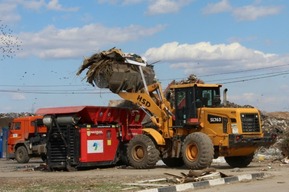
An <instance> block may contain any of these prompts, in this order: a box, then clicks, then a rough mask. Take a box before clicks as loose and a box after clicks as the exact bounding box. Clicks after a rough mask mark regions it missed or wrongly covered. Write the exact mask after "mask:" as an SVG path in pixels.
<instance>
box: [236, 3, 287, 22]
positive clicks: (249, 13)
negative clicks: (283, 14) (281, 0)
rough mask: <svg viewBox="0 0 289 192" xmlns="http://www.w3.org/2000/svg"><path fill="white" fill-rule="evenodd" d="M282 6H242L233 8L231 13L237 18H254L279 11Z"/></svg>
mask: <svg viewBox="0 0 289 192" xmlns="http://www.w3.org/2000/svg"><path fill="white" fill-rule="evenodd" d="M281 10H282V8H281V7H280V6H268V7H263V6H252V5H249V6H244V7H240V8H236V9H234V10H233V15H234V16H235V17H236V18H237V19H238V20H256V19H259V18H261V17H265V16H269V15H276V14H278V13H280V11H281Z"/></svg>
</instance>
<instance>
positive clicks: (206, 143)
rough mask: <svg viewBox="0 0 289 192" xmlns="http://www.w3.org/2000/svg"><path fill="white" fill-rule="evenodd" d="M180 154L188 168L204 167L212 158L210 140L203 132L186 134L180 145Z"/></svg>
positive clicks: (212, 152)
mask: <svg viewBox="0 0 289 192" xmlns="http://www.w3.org/2000/svg"><path fill="white" fill-rule="evenodd" d="M182 156H183V161H184V164H185V165H186V167H188V168H189V169H204V168H207V167H209V166H210V165H211V163H212V161H213V158H214V146H213V143H212V140H211V139H210V138H209V136H207V135H206V134H204V133H201V132H196V133H191V134H189V135H188V136H186V138H185V140H184V142H183V146H182Z"/></svg>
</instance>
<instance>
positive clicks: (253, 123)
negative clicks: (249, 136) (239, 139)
mask: <svg viewBox="0 0 289 192" xmlns="http://www.w3.org/2000/svg"><path fill="white" fill-rule="evenodd" d="M241 122H242V130H243V133H245V132H260V124H259V115H258V114H257V113H250V114H247V113H242V114H241Z"/></svg>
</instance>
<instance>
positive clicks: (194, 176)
mask: <svg viewBox="0 0 289 192" xmlns="http://www.w3.org/2000/svg"><path fill="white" fill-rule="evenodd" d="M164 174H165V175H169V176H172V177H173V179H171V181H173V182H175V183H188V182H196V181H202V180H209V179H216V178H221V177H227V175H226V174H224V173H222V172H216V169H214V168H206V169H203V170H190V171H189V173H188V174H185V173H183V172H181V175H182V176H180V175H175V174H171V173H164Z"/></svg>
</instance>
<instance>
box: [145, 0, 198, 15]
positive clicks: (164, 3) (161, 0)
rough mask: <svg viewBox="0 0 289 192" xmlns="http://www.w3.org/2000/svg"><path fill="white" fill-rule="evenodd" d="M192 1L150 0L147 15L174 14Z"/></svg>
mask: <svg viewBox="0 0 289 192" xmlns="http://www.w3.org/2000/svg"><path fill="white" fill-rule="evenodd" d="M191 2H192V0H150V4H149V7H148V11H147V13H148V14H149V15H156V14H167V13H176V12H178V11H179V10H180V9H181V8H182V7H184V6H186V5H188V4H189V3H191Z"/></svg>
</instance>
